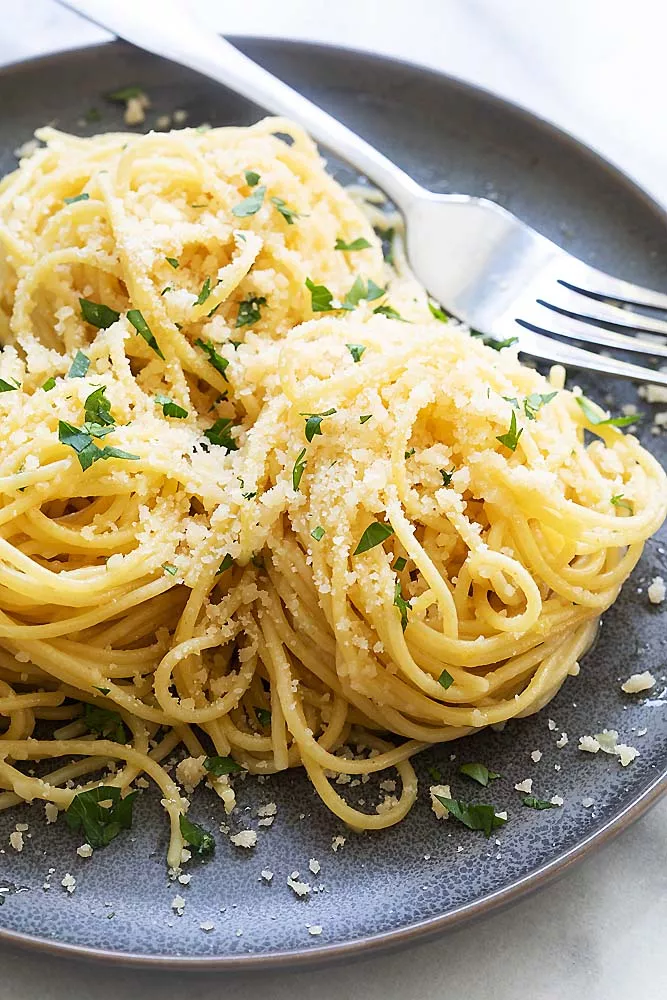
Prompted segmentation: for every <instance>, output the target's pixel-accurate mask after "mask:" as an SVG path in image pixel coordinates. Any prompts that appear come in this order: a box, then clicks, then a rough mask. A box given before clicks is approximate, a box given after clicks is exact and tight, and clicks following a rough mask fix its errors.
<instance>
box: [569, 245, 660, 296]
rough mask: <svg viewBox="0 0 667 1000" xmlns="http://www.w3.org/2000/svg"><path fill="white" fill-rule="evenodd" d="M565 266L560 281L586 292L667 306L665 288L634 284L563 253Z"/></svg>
mask: <svg viewBox="0 0 667 1000" xmlns="http://www.w3.org/2000/svg"><path fill="white" fill-rule="evenodd" d="M566 261H567V263H566ZM561 267H562V272H563V273H562V274H561V275H560V281H561V282H562V283H563V284H564V285H567V286H569V287H570V288H574V289H576V290H578V291H580V292H584V294H586V295H598V296H600V297H601V298H604V299H616V300H617V301H619V302H632V303H633V304H634V305H637V306H648V307H649V308H650V309H667V295H665V294H664V292H655V291H653V289H651V288H644V287H643V286H642V285H634V284H633V283H632V282H631V281H624V280H623V279H622V278H614V277H613V275H611V274H605V272H604V271H598V269H597V268H596V267H590V265H588V264H584V263H583V261H580V260H578V259H577V258H576V257H571V256H570V255H569V254H564V255H563V258H562V260H561Z"/></svg>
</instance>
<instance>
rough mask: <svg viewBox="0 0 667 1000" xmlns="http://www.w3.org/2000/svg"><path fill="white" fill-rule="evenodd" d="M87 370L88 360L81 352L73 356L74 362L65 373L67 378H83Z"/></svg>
mask: <svg viewBox="0 0 667 1000" xmlns="http://www.w3.org/2000/svg"><path fill="white" fill-rule="evenodd" d="M89 368H90V358H89V357H88V356H87V355H85V354H84V353H83V351H77V352H76V354H75V355H74V361H72V364H71V367H70V370H69V371H68V372H67V377H68V378H83V376H84V375H85V374H86V372H87V371H88V369H89Z"/></svg>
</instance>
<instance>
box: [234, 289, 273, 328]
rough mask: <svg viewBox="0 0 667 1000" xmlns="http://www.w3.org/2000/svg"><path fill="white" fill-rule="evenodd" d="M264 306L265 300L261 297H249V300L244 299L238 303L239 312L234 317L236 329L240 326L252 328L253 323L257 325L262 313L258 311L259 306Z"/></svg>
mask: <svg viewBox="0 0 667 1000" xmlns="http://www.w3.org/2000/svg"><path fill="white" fill-rule="evenodd" d="M265 305H266V299H265V298H264V296H263V295H260V296H257V295H251V296H250V297H249V298H247V299H244V300H243V302H240V303H239V312H238V316H237V317H236V328H237V329H238V328H239V327H240V326H252V324H253V323H257V322H258V321H259V320H260V319H261V318H262V313H261V311H260V306H265Z"/></svg>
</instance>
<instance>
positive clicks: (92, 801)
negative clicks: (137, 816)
mask: <svg viewBox="0 0 667 1000" xmlns="http://www.w3.org/2000/svg"><path fill="white" fill-rule="evenodd" d="M138 794H139V793H138V792H130V794H129V795H126V796H125V797H124V798H122V793H121V790H120V788H117V787H116V786H115V785H97V786H96V787H95V788H89V789H88V790H87V791H85V792H79V793H78V794H77V795H75V796H74V798H73V799H72V801H71V802H70V804H69V806H68V807H67V810H66V811H65V821H66V823H67V825H68V827H69V828H70V830H79V829H83V835H84V836H85V838H86V841H87V843H89V844H90V846H91V847H95V848H99V847H106V846H107V844H110V843H111V841H112V840H113V839H114V838H115V837H117V836H118V834H119V833H120V832H121V830H129V829H130V827H131V826H132V807H133V806H134V800H135V798H136V797H137V795H138ZM107 803H110V804H109V805H107Z"/></svg>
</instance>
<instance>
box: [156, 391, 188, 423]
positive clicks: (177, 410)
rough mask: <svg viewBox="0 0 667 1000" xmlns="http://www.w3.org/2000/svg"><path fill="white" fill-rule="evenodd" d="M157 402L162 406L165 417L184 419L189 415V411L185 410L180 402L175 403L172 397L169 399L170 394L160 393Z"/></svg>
mask: <svg viewBox="0 0 667 1000" xmlns="http://www.w3.org/2000/svg"><path fill="white" fill-rule="evenodd" d="M155 402H156V403H157V404H158V406H161V407H162V412H163V413H164V415H165V417H177V418H178V419H179V420H184V419H185V418H186V417H187V415H188V411H187V410H184V409H183V407H182V406H179V405H178V403H174V401H173V400H172V399H169V396H163V395H162V394H161V393H158V394H157V396H156V397H155Z"/></svg>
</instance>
